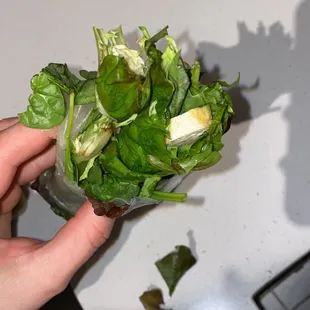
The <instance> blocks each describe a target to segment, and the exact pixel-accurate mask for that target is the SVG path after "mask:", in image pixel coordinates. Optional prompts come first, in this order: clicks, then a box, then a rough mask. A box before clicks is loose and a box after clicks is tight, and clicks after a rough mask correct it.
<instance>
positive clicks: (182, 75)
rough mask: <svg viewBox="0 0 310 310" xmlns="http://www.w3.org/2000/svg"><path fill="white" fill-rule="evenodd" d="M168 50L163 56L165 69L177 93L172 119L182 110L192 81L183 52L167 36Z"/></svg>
mask: <svg viewBox="0 0 310 310" xmlns="http://www.w3.org/2000/svg"><path fill="white" fill-rule="evenodd" d="M166 40H167V43H168V45H167V48H166V50H165V52H164V53H163V55H162V59H163V67H164V69H165V72H166V74H167V77H168V78H169V80H170V81H171V82H172V83H173V85H174V88H175V91H174V95H173V98H172V101H171V103H170V105H169V112H170V117H175V116H177V115H178V114H179V113H180V111H181V108H182V104H183V102H184V100H185V97H186V94H187V92H188V89H189V86H190V81H189V78H188V75H187V72H186V70H185V68H184V64H183V60H182V58H181V52H180V50H178V48H177V45H176V43H175V41H174V40H173V38H172V37H170V36H166Z"/></svg>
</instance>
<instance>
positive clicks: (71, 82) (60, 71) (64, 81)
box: [42, 63, 82, 94]
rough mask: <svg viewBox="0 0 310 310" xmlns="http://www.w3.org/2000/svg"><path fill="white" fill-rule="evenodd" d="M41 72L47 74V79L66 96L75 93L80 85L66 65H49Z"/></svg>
mask: <svg viewBox="0 0 310 310" xmlns="http://www.w3.org/2000/svg"><path fill="white" fill-rule="evenodd" d="M42 72H44V73H46V74H49V78H50V79H51V80H52V81H53V82H54V83H56V84H57V85H58V86H59V87H60V88H61V89H62V90H63V91H64V92H66V93H68V94H69V93H71V92H72V91H74V92H75V93H77V92H78V90H79V88H80V86H81V83H82V82H81V80H80V79H79V78H77V77H76V76H75V75H74V74H73V73H71V72H70V70H69V68H68V66H67V65H66V64H58V63H50V64H49V65H48V66H47V67H45V68H44V69H42Z"/></svg>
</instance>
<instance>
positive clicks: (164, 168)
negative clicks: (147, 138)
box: [147, 155, 178, 175]
mask: <svg viewBox="0 0 310 310" xmlns="http://www.w3.org/2000/svg"><path fill="white" fill-rule="evenodd" d="M147 159H148V161H149V163H150V165H151V166H152V167H153V168H155V169H156V170H157V171H158V173H160V174H161V175H162V174H163V175H173V174H178V173H177V171H176V170H175V169H174V168H173V167H172V166H171V165H169V164H167V163H164V162H163V161H161V160H160V159H158V158H156V157H154V156H152V155H148V156H147Z"/></svg>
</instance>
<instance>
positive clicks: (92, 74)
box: [80, 70, 97, 80]
mask: <svg viewBox="0 0 310 310" xmlns="http://www.w3.org/2000/svg"><path fill="white" fill-rule="evenodd" d="M80 76H81V77H82V78H84V79H85V80H94V79H96V77H97V71H87V70H80Z"/></svg>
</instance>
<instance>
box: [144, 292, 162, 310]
mask: <svg viewBox="0 0 310 310" xmlns="http://www.w3.org/2000/svg"><path fill="white" fill-rule="evenodd" d="M139 299H140V301H141V303H142V304H143V307H144V309H145V310H160V309H161V308H160V306H161V305H164V304H165V303H164V298H163V294H162V291H161V290H160V289H158V288H155V289H152V290H149V291H146V292H144V293H143V294H142V295H141V296H140V297H139Z"/></svg>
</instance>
